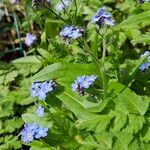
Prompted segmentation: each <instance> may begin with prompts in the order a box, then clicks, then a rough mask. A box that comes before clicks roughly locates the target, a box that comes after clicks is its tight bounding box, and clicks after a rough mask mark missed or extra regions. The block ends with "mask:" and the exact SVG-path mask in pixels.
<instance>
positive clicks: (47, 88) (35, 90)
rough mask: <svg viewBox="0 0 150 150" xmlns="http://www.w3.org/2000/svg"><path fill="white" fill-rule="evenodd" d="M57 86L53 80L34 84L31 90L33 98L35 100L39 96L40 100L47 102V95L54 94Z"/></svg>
mask: <svg viewBox="0 0 150 150" xmlns="http://www.w3.org/2000/svg"><path fill="white" fill-rule="evenodd" d="M55 86H56V85H55V82H54V81H52V80H50V81H44V82H34V83H33V84H32V85H31V88H30V93H31V97H33V98H35V97H36V96H37V97H38V98H39V100H45V99H46V96H47V93H48V92H52V91H53V89H54V88H55Z"/></svg>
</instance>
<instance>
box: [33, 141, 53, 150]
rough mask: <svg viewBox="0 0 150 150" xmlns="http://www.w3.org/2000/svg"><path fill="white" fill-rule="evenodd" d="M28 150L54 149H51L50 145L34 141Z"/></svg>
mask: <svg viewBox="0 0 150 150" xmlns="http://www.w3.org/2000/svg"><path fill="white" fill-rule="evenodd" d="M30 150H56V149H55V148H52V147H51V146H50V145H48V144H47V143H45V142H44V141H43V142H42V141H36V140H34V141H33V142H32V143H31V148H30Z"/></svg>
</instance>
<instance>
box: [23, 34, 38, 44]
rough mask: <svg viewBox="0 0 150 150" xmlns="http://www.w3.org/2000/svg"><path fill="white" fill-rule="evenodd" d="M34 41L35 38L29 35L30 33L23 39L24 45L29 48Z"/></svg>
mask: <svg viewBox="0 0 150 150" xmlns="http://www.w3.org/2000/svg"><path fill="white" fill-rule="evenodd" d="M35 39H36V36H35V35H33V34H31V33H27V34H26V38H25V44H26V45H27V46H30V45H31V44H32V43H33V42H34V41H35Z"/></svg>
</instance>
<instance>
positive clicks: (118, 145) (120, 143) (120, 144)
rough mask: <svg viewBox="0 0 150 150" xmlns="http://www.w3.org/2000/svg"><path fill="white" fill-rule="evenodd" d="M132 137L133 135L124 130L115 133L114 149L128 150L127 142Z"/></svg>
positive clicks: (128, 142)
mask: <svg viewBox="0 0 150 150" xmlns="http://www.w3.org/2000/svg"><path fill="white" fill-rule="evenodd" d="M132 139H133V135H132V134H129V133H126V132H120V133H118V134H117V141H116V142H115V144H114V150H119V149H122V150H128V148H129V144H130V142H131V141H132Z"/></svg>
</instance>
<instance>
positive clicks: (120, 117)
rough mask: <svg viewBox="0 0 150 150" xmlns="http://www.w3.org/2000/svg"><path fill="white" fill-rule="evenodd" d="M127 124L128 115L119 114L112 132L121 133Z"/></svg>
mask: <svg viewBox="0 0 150 150" xmlns="http://www.w3.org/2000/svg"><path fill="white" fill-rule="evenodd" d="M126 123H127V115H125V114H117V115H116V117H115V120H114V127H113V129H112V130H111V131H112V132H118V131H120V130H121V129H122V128H123V127H124V126H125V124H126Z"/></svg>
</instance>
